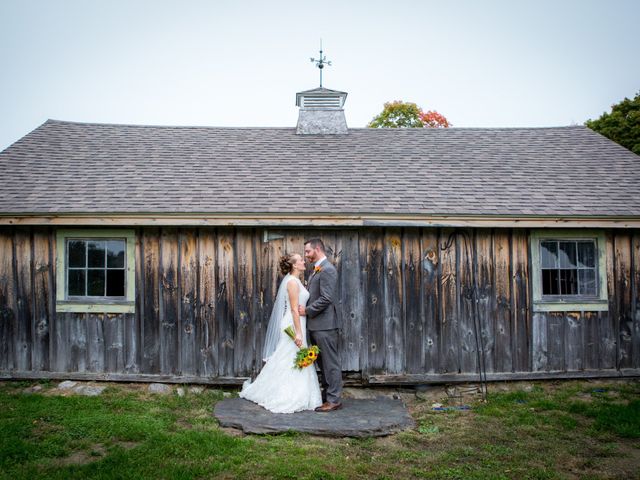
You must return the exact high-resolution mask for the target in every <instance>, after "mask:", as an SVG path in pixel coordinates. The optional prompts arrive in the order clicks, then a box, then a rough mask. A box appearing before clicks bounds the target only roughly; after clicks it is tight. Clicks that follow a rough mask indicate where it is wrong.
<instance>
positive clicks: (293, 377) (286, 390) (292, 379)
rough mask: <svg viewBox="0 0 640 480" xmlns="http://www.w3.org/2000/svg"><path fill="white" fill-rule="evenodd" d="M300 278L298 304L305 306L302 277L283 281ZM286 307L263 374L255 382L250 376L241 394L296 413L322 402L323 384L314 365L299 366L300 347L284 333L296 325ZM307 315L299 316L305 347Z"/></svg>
mask: <svg viewBox="0 0 640 480" xmlns="http://www.w3.org/2000/svg"><path fill="white" fill-rule="evenodd" d="M292 281H294V282H298V284H299V287H300V294H299V296H298V304H299V305H303V306H306V304H307V300H308V299H309V291H308V290H307V289H306V288H304V285H302V282H300V280H299V279H297V278H295V277H292V276H287V277H285V279H284V280H283V282H292ZM286 304H287V308H286V310H285V313H284V315H283V316H282V318H281V320H280V328H279V330H280V334H279V337H278V343H277V346H276V348H275V351H274V352H273V354H272V355H270V356H269V358H267V361H266V363H265V364H264V366H263V367H262V370H261V371H260V374H259V375H258V376H257V377H256V379H255V380H254V381H253V383H252V382H251V381H250V380H247V381H246V382H245V383H244V385H243V386H242V391H241V392H240V397H241V398H245V399H247V400H251V401H252V402H255V403H257V404H258V405H261V406H262V407H264V408H266V409H267V410H269V411H271V412H274V413H293V412H299V411H301V410H313V409H315V408H316V407H319V406H320V405H322V394H321V393H320V384H319V383H318V375H317V374H316V368H315V366H314V365H311V366H309V367H306V368H303V369H302V370H298V369H297V368H294V366H293V360H294V358H295V356H296V352H297V351H298V347H297V346H296V344H295V343H294V341H293V340H291V338H290V337H289V336H288V335H287V334H286V333H284V329H285V328H286V327H288V326H292V327H293V316H292V314H291V309H290V308H288V304H289V302H288V301H287V302H286ZM306 323H307V320H306V317H302V316H301V317H300V326H301V327H302V337H303V339H302V342H303V347H307V346H308V345H307V331H306Z"/></svg>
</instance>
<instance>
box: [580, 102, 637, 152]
mask: <svg viewBox="0 0 640 480" xmlns="http://www.w3.org/2000/svg"><path fill="white" fill-rule="evenodd" d="M585 125H586V126H587V127H589V128H590V129H591V130H594V131H596V132H598V133H600V134H602V135H604V136H605V137H607V138H608V139H610V140H613V141H614V142H616V143H619V144H620V145H622V146H623V147H625V148H628V149H629V150H631V151H632V152H633V153H637V154H638V155H640V92H638V93H637V94H636V96H635V97H634V98H633V100H629V99H628V98H626V97H625V99H624V100H622V101H621V102H620V103H616V104H615V105H612V106H611V113H606V112H605V113H603V114H602V116H601V117H600V118H598V119H596V120H587V121H586V122H585Z"/></svg>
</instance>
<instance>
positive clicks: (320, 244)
mask: <svg viewBox="0 0 640 480" xmlns="http://www.w3.org/2000/svg"><path fill="white" fill-rule="evenodd" d="M307 243H308V244H309V245H310V246H311V248H313V249H316V248H318V247H320V251H321V252H323V253H324V251H325V250H324V242H323V241H322V240H320V239H319V238H310V239H309V240H307V241H305V242H304V244H305V245H306V244H307Z"/></svg>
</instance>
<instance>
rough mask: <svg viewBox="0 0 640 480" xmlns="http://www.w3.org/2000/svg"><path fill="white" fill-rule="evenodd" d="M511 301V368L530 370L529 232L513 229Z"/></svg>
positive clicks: (517, 370)
mask: <svg viewBox="0 0 640 480" xmlns="http://www.w3.org/2000/svg"><path fill="white" fill-rule="evenodd" d="M511 266H512V275H511V278H512V282H513V284H512V287H511V292H512V297H513V299H512V302H513V310H512V312H513V316H512V322H513V327H514V328H513V340H512V344H513V345H514V349H513V351H512V352H513V355H514V357H513V360H514V364H513V368H514V370H515V371H516V372H526V371H530V370H531V356H530V347H529V343H530V341H531V319H530V315H529V312H530V310H531V306H530V302H529V232H528V231H527V230H521V229H516V230H513V240H512V265H511Z"/></svg>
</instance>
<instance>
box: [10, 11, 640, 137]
mask: <svg viewBox="0 0 640 480" xmlns="http://www.w3.org/2000/svg"><path fill="white" fill-rule="evenodd" d="M639 22H640V0H600V1H591V0H531V1H526V0H518V1H514V0H508V1H498V0H495V1H492V0H486V1H481V0H468V1H462V0H459V1H427V0H422V1H402V0H394V1H389V0H387V1H373V0H368V1H344V0H343V1H331V0H324V1H322V2H310V1H304V0H297V1H277V0H271V1H213V0H211V1H204V0H202V1H193V0H181V1H178V0H175V1H162V0H154V1H151V0H149V1H143V0H124V1H122V0H104V1H103V0H91V1H88V0H41V1H34V0H0V68H1V69H2V70H1V74H0V111H1V113H2V115H0V149H4V148H6V147H7V146H8V145H10V144H11V143H13V142H14V141H16V140H17V139H19V138H20V137H22V136H23V135H25V134H27V133H28V132H30V131H31V130H33V129H34V128H36V127H37V126H38V125H40V124H41V123H43V122H44V121H46V120H47V119H48V118H53V119H58V120H70V121H78V122H100V123H131V124H151V125H210V126H264V127H271V126H274V127H294V126H295V124H296V120H297V109H296V106H295V93H296V92H298V91H302V90H307V89H310V88H315V87H317V86H318V83H319V80H318V69H317V68H315V67H314V66H313V64H312V63H311V62H310V61H309V58H310V57H317V56H318V49H319V42H320V38H322V39H323V44H324V50H325V54H326V55H327V57H328V59H329V60H331V61H332V63H333V65H332V66H331V67H327V68H325V70H324V72H325V73H324V86H325V87H327V88H332V89H336V90H342V91H346V92H348V94H349V96H348V97H347V102H346V104H345V113H346V117H347V123H348V125H349V126H350V127H364V126H365V125H366V124H367V122H369V121H370V120H371V119H372V118H373V117H374V116H375V115H376V114H377V113H379V112H380V111H381V109H382V107H383V103H384V102H385V101H389V100H404V101H412V102H415V103H417V104H418V105H419V106H421V107H422V108H423V110H437V111H439V112H440V113H442V114H443V115H445V116H446V117H447V118H448V119H449V121H450V122H451V123H453V125H454V126H455V127H521V126H527V127H538V126H560V125H570V124H582V123H583V122H584V121H585V120H587V119H589V118H595V117H598V116H599V115H601V114H602V113H603V112H604V111H608V110H609V109H610V106H611V105H612V104H613V103H616V102H618V101H620V100H622V99H623V98H624V97H633V96H634V95H635V94H636V92H638V91H639V90H640V53H639V51H640V49H639V45H640V28H639V27H638V25H639Z"/></svg>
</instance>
